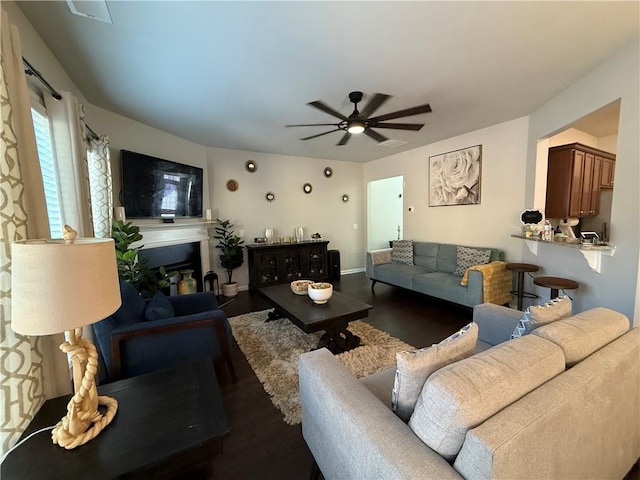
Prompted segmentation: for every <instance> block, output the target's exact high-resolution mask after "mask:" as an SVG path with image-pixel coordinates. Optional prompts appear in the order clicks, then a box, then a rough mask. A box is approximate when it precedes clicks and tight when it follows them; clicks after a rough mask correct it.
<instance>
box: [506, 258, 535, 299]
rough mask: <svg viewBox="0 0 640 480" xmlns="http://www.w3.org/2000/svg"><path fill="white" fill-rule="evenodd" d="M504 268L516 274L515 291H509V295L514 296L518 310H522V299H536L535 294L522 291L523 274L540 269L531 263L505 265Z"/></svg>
mask: <svg viewBox="0 0 640 480" xmlns="http://www.w3.org/2000/svg"><path fill="white" fill-rule="evenodd" d="M505 268H506V269H507V270H511V271H512V272H516V273H517V278H516V290H511V295H515V296H516V297H517V298H518V310H522V299H523V298H525V297H526V298H538V295H536V294H535V293H529V292H525V291H524V274H525V272H537V271H538V270H540V268H539V267H538V266H537V265H532V264H531V263H507V265H505Z"/></svg>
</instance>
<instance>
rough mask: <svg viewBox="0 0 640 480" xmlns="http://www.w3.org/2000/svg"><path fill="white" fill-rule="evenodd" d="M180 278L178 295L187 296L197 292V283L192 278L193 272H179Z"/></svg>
mask: <svg viewBox="0 0 640 480" xmlns="http://www.w3.org/2000/svg"><path fill="white" fill-rule="evenodd" d="M180 274H181V275H182V278H181V279H180V281H179V282H178V295H187V294H189V293H196V292H197V291H198V282H196V279H195V278H193V270H191V269H189V270H181V271H180Z"/></svg>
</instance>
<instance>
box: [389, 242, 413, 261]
mask: <svg viewBox="0 0 640 480" xmlns="http://www.w3.org/2000/svg"><path fill="white" fill-rule="evenodd" d="M392 245H393V246H392V250H391V261H392V262H393V263H404V264H405V265H413V240H395V241H394V242H393V244H392Z"/></svg>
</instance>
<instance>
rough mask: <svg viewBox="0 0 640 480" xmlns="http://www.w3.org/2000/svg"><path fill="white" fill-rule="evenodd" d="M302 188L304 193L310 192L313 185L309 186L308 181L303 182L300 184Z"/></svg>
mask: <svg viewBox="0 0 640 480" xmlns="http://www.w3.org/2000/svg"><path fill="white" fill-rule="evenodd" d="M302 190H303V191H304V193H311V192H312V191H313V187H312V186H311V184H310V183H305V184H304V185H303V186H302Z"/></svg>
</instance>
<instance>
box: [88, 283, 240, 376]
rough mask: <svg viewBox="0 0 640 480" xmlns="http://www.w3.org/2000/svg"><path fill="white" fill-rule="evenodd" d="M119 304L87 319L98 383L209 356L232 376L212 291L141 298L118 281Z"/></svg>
mask: <svg viewBox="0 0 640 480" xmlns="http://www.w3.org/2000/svg"><path fill="white" fill-rule="evenodd" d="M120 294H121V296H122V306H121V307H120V308H119V309H118V310H117V311H116V312H115V313H114V314H113V315H111V316H109V317H107V318H105V319H104V320H101V321H99V322H97V323H94V324H93V334H94V339H95V343H96V345H97V347H98V353H99V362H100V368H99V372H98V382H99V383H101V384H103V383H108V382H113V381H115V380H120V379H123V378H130V377H135V376H137V375H142V374H145V373H150V372H154V371H156V370H161V369H164V368H170V367H173V366H175V365H177V364H180V363H186V362H194V361H198V360H201V359H203V358H211V359H212V360H214V361H215V362H216V364H217V365H219V364H221V363H224V364H226V366H227V368H228V369H229V373H230V375H231V378H232V380H233V381H234V382H235V381H236V373H235V369H234V367H233V363H232V362H231V354H230V352H231V346H232V335H231V327H230V325H229V321H228V320H227V316H226V315H225V314H224V312H223V311H222V310H220V309H219V308H218V302H217V299H216V296H215V295H214V294H213V292H205V293H193V294H190V295H179V296H172V297H166V296H164V295H163V294H162V293H161V292H158V293H156V295H155V296H154V297H153V298H152V299H150V300H144V299H142V298H141V297H140V295H138V292H137V291H136V290H135V288H134V287H133V286H131V285H130V284H128V283H126V282H120Z"/></svg>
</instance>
